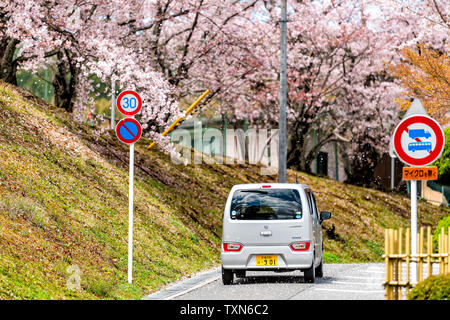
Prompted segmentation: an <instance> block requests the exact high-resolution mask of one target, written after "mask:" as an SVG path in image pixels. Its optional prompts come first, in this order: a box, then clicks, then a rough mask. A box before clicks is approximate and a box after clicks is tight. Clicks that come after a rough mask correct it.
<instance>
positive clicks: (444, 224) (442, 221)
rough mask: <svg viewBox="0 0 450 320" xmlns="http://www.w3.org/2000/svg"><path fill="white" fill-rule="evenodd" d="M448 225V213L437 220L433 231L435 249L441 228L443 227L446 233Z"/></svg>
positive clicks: (449, 221) (449, 218) (449, 217)
mask: <svg viewBox="0 0 450 320" xmlns="http://www.w3.org/2000/svg"><path fill="white" fill-rule="evenodd" d="M448 227H450V214H449V215H447V216H445V217H443V218H441V219H440V220H439V222H438V225H437V227H436V230H435V231H434V233H433V245H434V247H435V248H436V249H437V247H438V243H439V235H440V234H441V232H442V231H441V230H442V228H444V232H445V234H448Z"/></svg>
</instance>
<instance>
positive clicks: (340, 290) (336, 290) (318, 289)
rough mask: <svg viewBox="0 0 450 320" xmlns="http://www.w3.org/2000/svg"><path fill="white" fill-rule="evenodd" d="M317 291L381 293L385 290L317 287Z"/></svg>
mask: <svg viewBox="0 0 450 320" xmlns="http://www.w3.org/2000/svg"><path fill="white" fill-rule="evenodd" d="M314 290H315V291H335V292H352V293H381V292H385V291H384V290H344V289H325V288H315V289H314Z"/></svg>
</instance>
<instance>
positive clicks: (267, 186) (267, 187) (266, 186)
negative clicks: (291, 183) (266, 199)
mask: <svg viewBox="0 0 450 320" xmlns="http://www.w3.org/2000/svg"><path fill="white" fill-rule="evenodd" d="M271 187H272V186H271V185H265V186H262V187H261V188H263V189H269V188H271Z"/></svg>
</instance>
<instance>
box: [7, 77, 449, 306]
mask: <svg viewBox="0 0 450 320" xmlns="http://www.w3.org/2000/svg"><path fill="white" fill-rule="evenodd" d="M97 136H98V139H97V140H96V139H94V138H93V131H92V129H91V128H89V127H87V126H84V125H78V124H76V123H74V122H73V121H71V118H70V115H68V114H66V113H65V112H64V111H61V110H58V109H55V108H54V107H51V106H47V105H45V104H44V103H43V102H42V101H40V100H38V99H36V98H34V97H32V96H31V95H29V94H28V93H26V92H24V91H21V90H20V89H17V88H15V87H12V86H9V85H5V84H4V83H0V159H1V161H0V299H15V298H19V299H23V298H25V299H34V298H43V299H67V298H83V299H95V298H113V299H121V298H125V299H130V298H131V299H133V298H140V297H142V296H143V295H145V294H148V293H150V292H152V291H155V290H157V289H159V288H161V287H163V286H164V285H166V284H168V283H169V282H171V281H173V280H176V279H179V278H181V277H184V276H189V275H190V274H192V273H195V272H197V271H200V270H203V269H205V268H209V267H212V266H216V265H218V264H219V263H220V258H219V249H220V234H221V222H220V221H221V215H222V210H223V205H224V201H225V199H226V196H227V194H228V191H229V189H230V188H231V186H232V185H233V184H236V183H247V182H261V181H273V179H274V177H264V176H260V174H259V172H260V168H259V167H257V166H248V165H234V166H224V165H206V164H203V165H201V166H199V165H197V166H194V165H189V166H184V165H178V166H176V165H173V164H172V163H171V161H170V158H168V157H167V156H166V155H164V154H161V153H160V152H159V151H157V150H152V151H147V150H146V149H145V146H146V145H147V143H148V141H146V140H145V139H142V141H141V142H140V143H139V145H138V146H137V155H136V180H135V220H134V226H135V233H134V284H133V285H128V284H126V277H127V228H128V183H127V179H128V149H127V147H126V146H124V145H122V144H120V143H118V142H117V138H116V137H115V136H114V134H113V133H112V132H109V131H108V132H104V133H101V134H100V135H97ZM288 175H289V176H288V180H289V181H294V180H295V173H294V172H292V171H289V172H288ZM268 178H269V179H268ZM299 180H300V181H301V182H302V183H306V184H309V185H311V186H312V187H313V189H314V190H315V193H316V197H317V200H318V205H319V209H321V210H330V211H332V212H333V214H334V215H333V219H332V220H331V221H329V222H328V221H327V222H326V224H325V227H326V228H328V229H330V228H331V225H332V224H334V225H335V227H336V229H335V233H334V234H331V232H327V233H326V234H330V237H332V239H331V238H329V236H328V235H326V238H325V247H326V250H327V256H326V259H327V261H336V262H337V261H343V262H350V261H367V260H379V259H380V258H381V254H382V243H383V227H388V226H389V227H394V226H407V224H408V214H409V209H408V208H409V201H408V199H406V198H405V197H402V196H399V195H394V194H385V193H382V192H379V191H375V190H367V189H363V188H358V187H354V186H349V185H344V184H341V183H338V182H336V181H333V180H328V179H320V178H316V177H313V176H309V175H306V174H302V173H300V174H299ZM444 214H448V210H447V211H444V209H440V208H436V207H433V206H431V205H428V204H425V203H420V204H419V221H421V223H423V224H431V225H436V221H437V220H438V219H439V218H440V217H441V216H442V215H444ZM69 266H78V267H79V268H80V270H81V275H80V279H81V290H76V291H71V290H69V289H68V288H67V285H66V283H67V281H68V279H70V276H71V273H72V272H73V271H70V269H68V267H69Z"/></svg>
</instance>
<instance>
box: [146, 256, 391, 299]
mask: <svg viewBox="0 0 450 320" xmlns="http://www.w3.org/2000/svg"><path fill="white" fill-rule="evenodd" d="M384 277H385V274H384V264H383V263H364V264H325V265H324V277H323V278H316V282H315V283H314V284H311V283H305V281H304V278H303V273H302V272H300V271H294V272H288V273H275V272H247V277H246V278H243V279H237V280H236V278H235V284H234V285H230V286H225V285H223V284H222V279H221V274H220V269H214V270H210V271H208V272H204V273H202V274H199V275H197V276H194V277H193V278H191V279H188V280H186V281H183V282H180V283H177V284H175V285H172V286H170V287H168V288H166V289H165V290H161V291H159V292H157V293H154V294H152V295H150V296H148V297H146V298H145V299H148V300H154V299H157V300H159V299H164V300H172V299H174V300H384V299H385V297H384V288H383V286H382V283H383V280H384Z"/></svg>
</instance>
